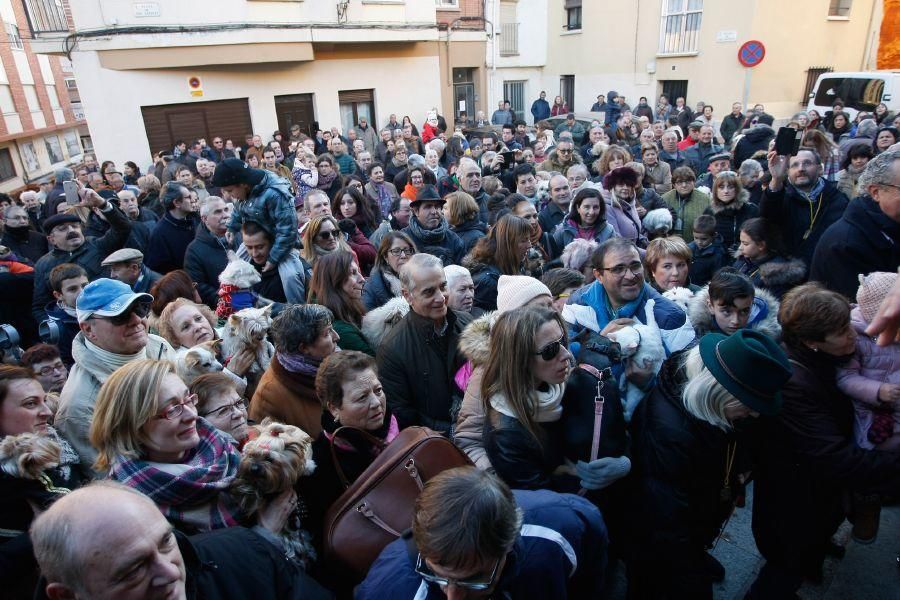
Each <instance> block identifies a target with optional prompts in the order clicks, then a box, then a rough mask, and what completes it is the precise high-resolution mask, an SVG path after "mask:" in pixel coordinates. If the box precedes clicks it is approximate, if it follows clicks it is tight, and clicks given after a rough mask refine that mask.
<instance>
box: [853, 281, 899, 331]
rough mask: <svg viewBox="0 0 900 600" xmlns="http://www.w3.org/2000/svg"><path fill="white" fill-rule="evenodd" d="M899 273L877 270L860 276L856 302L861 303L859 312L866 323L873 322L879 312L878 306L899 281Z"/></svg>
mask: <svg viewBox="0 0 900 600" xmlns="http://www.w3.org/2000/svg"><path fill="white" fill-rule="evenodd" d="M897 277H898V275H897V273H885V272H883V271H876V272H875V273H869V274H868V275H860V276H859V289H858V290H857V291H856V302H857V304H859V312H860V313H861V314H862V317H863V319H865V320H866V323H871V322H872V319H874V318H875V315H876V314H877V313H878V307H879V306H881V301H882V300H884V299H885V298H886V297H887V295H888V293H889V292H890V291H891V288H892V287H893V286H894V283H895V282H896V281H897Z"/></svg>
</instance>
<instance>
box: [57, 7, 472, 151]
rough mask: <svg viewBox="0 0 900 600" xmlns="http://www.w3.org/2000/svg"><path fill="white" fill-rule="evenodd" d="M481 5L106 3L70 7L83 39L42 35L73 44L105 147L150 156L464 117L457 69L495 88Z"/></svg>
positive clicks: (96, 136) (85, 97) (99, 144)
mask: <svg viewBox="0 0 900 600" xmlns="http://www.w3.org/2000/svg"><path fill="white" fill-rule="evenodd" d="M49 1H51V2H53V1H57V0H49ZM477 4H480V3H478V2H468V0H434V1H433V0H339V1H337V2H319V1H318V0H287V1H284V0H282V1H269V0H192V1H191V2H183V1H179V0H154V1H152V2H123V1H122V0H97V1H96V2H74V3H72V4H71V11H72V14H71V16H72V25H73V30H72V34H71V35H69V36H60V35H53V34H46V35H42V36H40V37H41V45H42V50H43V51H45V52H50V53H61V52H63V51H66V50H69V48H66V44H68V45H69V46H70V47H71V51H70V55H71V60H72V63H73V65H74V69H75V72H76V73H77V74H78V78H79V90H80V95H81V98H82V101H83V104H84V108H85V114H86V116H87V120H88V122H89V123H90V127H91V134H92V141H93V145H94V147H95V149H96V153H97V155H98V156H100V157H101V158H103V159H111V160H115V161H116V162H121V161H124V160H135V161H139V162H140V164H142V165H146V164H147V163H148V162H149V160H150V157H151V153H155V152H158V151H161V150H167V151H168V150H170V149H171V148H172V147H173V145H174V142H175V141H176V140H180V139H184V140H185V141H189V140H190V139H193V138H201V137H202V138H206V139H207V140H210V139H211V138H212V137H213V136H217V135H218V136H222V137H224V138H227V139H231V140H232V141H233V142H234V144H235V145H236V146H239V145H242V144H243V143H244V137H245V135H246V134H249V133H255V134H259V135H261V136H262V137H263V139H264V140H265V141H268V140H269V139H271V136H272V133H273V132H274V131H275V130H281V131H284V132H285V133H287V130H288V129H289V128H290V127H291V126H292V125H294V124H299V125H300V126H301V128H302V129H303V130H304V131H305V132H307V133H311V132H312V133H314V131H315V128H316V126H318V127H319V128H331V127H333V126H334V127H339V128H340V129H341V130H342V131H344V132H345V131H347V129H349V128H350V127H351V126H353V125H355V124H356V123H358V120H359V118H360V117H363V116H365V117H366V118H367V119H368V121H369V123H370V124H373V125H375V126H376V127H382V126H383V125H384V124H385V123H386V122H387V121H388V118H389V116H390V115H391V114H396V115H397V116H398V118H400V119H402V117H403V116H406V115H408V116H409V117H410V118H411V119H412V121H413V122H414V123H415V124H416V125H417V126H418V127H420V128H421V126H422V124H423V123H424V122H425V118H426V113H427V111H428V110H430V109H431V108H433V107H437V108H438V109H439V110H440V111H441V112H442V113H444V114H446V115H447V116H448V117H450V118H449V119H448V120H451V121H452V115H453V114H455V113H454V112H453V107H454V106H459V104H458V103H454V102H453V100H452V98H453V96H452V94H453V93H454V88H455V85H454V83H453V77H454V74H456V73H457V72H458V71H457V69H459V73H463V74H464V75H465V77H466V78H467V79H468V80H471V82H472V84H473V85H474V86H476V89H484V84H483V83H482V81H483V78H484V56H485V49H484V48H485V42H484V40H485V33H484V21H483V18H482V17H481V11H480V9H479V10H477V11H476V10H475V9H476V8H477V6H476V5H477ZM439 8H440V10H438V9H439ZM439 15H440V21H439V20H438V16H439ZM461 17H465V18H461ZM448 48H449V52H448V51H447V49H448ZM461 76H462V75H461ZM473 102H478V100H475V99H474V95H473ZM474 107H475V104H473V109H474Z"/></svg>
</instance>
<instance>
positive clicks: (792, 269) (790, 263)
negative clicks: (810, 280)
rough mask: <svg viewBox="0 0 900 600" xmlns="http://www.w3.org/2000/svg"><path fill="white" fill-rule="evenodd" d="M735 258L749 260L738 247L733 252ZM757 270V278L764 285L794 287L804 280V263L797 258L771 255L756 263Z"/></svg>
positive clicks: (743, 260) (805, 269)
mask: <svg viewBox="0 0 900 600" xmlns="http://www.w3.org/2000/svg"><path fill="white" fill-rule="evenodd" d="M733 256H734V258H735V259H737V260H740V261H742V262H748V263H749V262H751V261H748V260H747V259H746V258H744V257H743V255H742V254H741V251H740V248H738V249H736V250H735V251H734V253H733ZM756 268H757V269H758V270H759V278H760V280H761V281H762V282H763V284H764V285H765V286H766V287H788V288H791V287H794V286H796V285H800V284H801V283H803V282H804V281H805V280H806V271H807V268H806V263H805V262H803V260H802V259H799V258H789V257H784V256H773V257H772V258H769V259H767V260H766V261H765V262H763V263H761V264H758V265H756Z"/></svg>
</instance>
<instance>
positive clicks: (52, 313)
mask: <svg viewBox="0 0 900 600" xmlns="http://www.w3.org/2000/svg"><path fill="white" fill-rule="evenodd" d="M87 284H88V276H87V272H86V271H85V270H84V269H82V268H81V267H80V266H78V265H76V264H73V263H63V264H61V265H57V266H55V267H54V268H53V270H52V271H50V289H51V290H52V291H53V298H55V300H54V301H53V302H50V303H49V304H47V307H46V309H45V311H46V312H47V320H46V321H45V322H44V323H46V325H44V324H42V327H41V328H42V329H43V328H45V327H47V328H54V327H55V328H56V329H57V335H58V336H59V337H58V340H59V341H58V342H57V347H58V348H59V354H60V357H61V358H62V361H63V364H65V365H66V367H71V366H72V363H73V360H72V340H73V339H75V336H76V335H78V332H79V331H80V329H79V327H78V316H77V315H76V314H75V300H76V299H77V298H78V295H79V294H80V293H81V290H83V289H84V288H85V286H87Z"/></svg>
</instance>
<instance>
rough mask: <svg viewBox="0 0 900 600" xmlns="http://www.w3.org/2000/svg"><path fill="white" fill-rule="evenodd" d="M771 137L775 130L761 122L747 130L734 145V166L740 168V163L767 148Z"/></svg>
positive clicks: (773, 135)
mask: <svg viewBox="0 0 900 600" xmlns="http://www.w3.org/2000/svg"><path fill="white" fill-rule="evenodd" d="M773 137H775V130H774V129H772V127H770V126H769V125H764V124H762V123H760V124H757V125H756V126H755V127H753V128H752V129H750V130H749V131H747V133H745V134H744V135H743V137H742V138H741V139H740V140H738V143H737V144H735V146H734V161H732V162H733V165H734V168H735V169H740V168H741V163H743V162H744V161H745V160H747V159H748V158H750V157H752V156H753V155H754V154H756V153H757V152H759V151H760V150H768V149H769V140H771V139H772V138H773Z"/></svg>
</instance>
